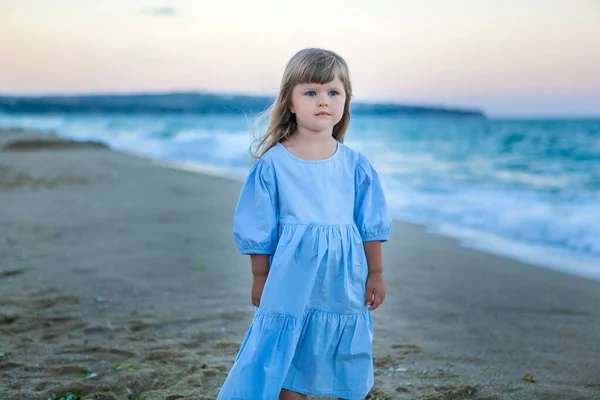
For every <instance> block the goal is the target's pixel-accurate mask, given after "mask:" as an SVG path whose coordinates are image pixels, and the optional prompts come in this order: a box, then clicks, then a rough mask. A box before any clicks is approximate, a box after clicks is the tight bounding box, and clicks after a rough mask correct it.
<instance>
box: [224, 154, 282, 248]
mask: <svg viewBox="0 0 600 400" xmlns="http://www.w3.org/2000/svg"><path fill="white" fill-rule="evenodd" d="M233 239H234V241H235V244H236V246H237V248H238V249H239V251H240V253H242V254H273V253H274V252H275V247H276V246H277V185H276V182H275V175H274V174H273V170H272V168H271V167H270V166H269V165H268V164H267V163H266V162H265V161H263V160H259V161H257V162H256V164H254V166H253V167H252V168H251V169H250V172H249V173H248V177H247V178H246V181H245V182H244V184H243V186H242V190H241V193H240V197H239V200H238V204H237V207H236V209H235V213H234V216H233Z"/></svg>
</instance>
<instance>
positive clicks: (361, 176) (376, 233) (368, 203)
mask: <svg viewBox="0 0 600 400" xmlns="http://www.w3.org/2000/svg"><path fill="white" fill-rule="evenodd" d="M354 179H355V182H354V185H355V186H354V187H355V200H354V221H355V222H356V225H357V226H358V230H359V232H360V236H361V238H362V240H363V242H371V241H375V240H379V241H382V242H387V241H388V239H389V236H390V232H391V229H392V219H391V216H390V213H389V210H388V206H387V202H386V199H385V194H384V193H383V188H382V186H381V181H380V179H379V175H378V174H377V171H375V168H373V166H372V165H371V164H370V163H369V161H368V160H367V158H366V157H365V156H364V155H362V154H360V157H359V161H358V165H357V167H356V170H355V178H354Z"/></svg>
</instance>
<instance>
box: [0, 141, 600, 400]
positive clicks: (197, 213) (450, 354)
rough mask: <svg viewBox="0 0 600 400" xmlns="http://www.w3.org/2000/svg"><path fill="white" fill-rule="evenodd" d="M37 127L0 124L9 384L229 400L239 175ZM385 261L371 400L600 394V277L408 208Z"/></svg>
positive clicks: (1, 290)
mask: <svg viewBox="0 0 600 400" xmlns="http://www.w3.org/2000/svg"><path fill="white" fill-rule="evenodd" d="M40 135H44V134H40V133H26V132H16V133H7V132H2V131H0V178H1V179H0V205H1V206H2V209H3V210H4V211H5V212H3V213H1V214H0V239H1V241H0V245H1V246H0V254H1V255H2V257H1V260H2V261H1V263H2V264H1V265H0V353H2V354H3V355H2V356H0V371H1V372H2V374H3V375H2V376H3V377H2V379H1V380H0V395H5V397H6V398H7V399H10V400H12V399H24V398H27V399H40V400H41V399H43V400H46V399H47V398H48V397H50V396H51V395H52V393H55V394H57V395H58V396H59V398H60V395H62V394H65V393H67V392H73V393H75V392H76V393H78V394H79V395H80V397H81V398H85V399H94V400H107V399H109V400H115V399H117V400H132V399H138V398H139V399H142V400H150V399H154V398H157V397H158V398H166V397H168V396H181V398H188V399H205V400H210V399H214V398H215V397H216V393H217V392H218V388H219V386H220V384H221V383H222V381H223V380H224V378H225V375H226V373H227V371H228V370H229V368H230V367H231V364H232V362H233V359H234V357H235V354H236V352H237V349H238V347H239V344H240V342H241V339H242V338H243V335H244V334H245V331H246V330H247V328H248V324H249V321H250V320H251V318H252V315H253V307H252V306H251V304H250V302H249V290H250V280H251V275H250V269H249V261H248V259H247V257H244V256H241V255H240V254H239V253H238V252H237V250H236V249H235V246H234V244H233V239H232V237H231V216H232V213H233V209H234V207H235V204H236V202H237V198H238V195H239V189H240V187H241V182H238V181H236V180H227V179H221V178H217V177H213V176H210V175H204V174H200V173H197V172H191V171H181V170H177V169H173V168H165V167H160V166H158V165H156V164H155V160H149V159H146V158H142V157H139V156H133V155H129V154H126V153H122V152H117V151H112V150H108V149H102V148H98V147H97V146H96V147H94V146H86V145H73V144H71V145H65V146H39V145H38V146H37V148H35V149H33V148H30V149H29V150H26V151H25V150H18V151H16V150H6V147H5V145H6V143H7V142H8V141H14V140H24V141H29V142H30V143H31V142H32V141H35V140H38V139H40ZM48 138H49V137H47V136H46V137H45V138H44V139H48ZM52 140H58V141H60V139H52ZM384 262H385V267H384V271H385V272H384V274H385V276H386V285H387V288H388V296H387V299H386V302H385V303H384V304H383V305H382V307H380V309H378V310H377V311H375V312H374V313H373V319H374V324H375V338H374V344H373V351H374V363H375V368H376V383H375V387H374V389H373V391H372V392H371V394H370V396H369V397H368V399H370V400H389V399H425V400H450V399H457V398H464V399H467V398H473V399H475V398H478V399H485V398H487V399H553V398H556V399H595V398H596V399H597V398H599V397H600V372H599V371H598V360H599V359H600V339H599V338H600V310H598V307H597V304H600V283H599V282H596V281H594V280H591V279H585V278H580V277H577V276H572V275H568V274H564V273H560V272H556V271H552V270H548V269H544V268H539V267H537V266H532V265H528V264H524V263H521V262H518V261H515V260H511V259H507V258H505V257H501V256H496V255H493V254H489V253H487V252H483V251H478V250H474V249H469V248H465V247H463V246H461V245H460V244H459V243H458V240H456V239H454V238H451V237H446V236H441V235H436V234H432V233H429V232H428V231H427V229H426V228H425V227H424V226H421V225H416V224H411V223H405V222H399V221H396V220H395V221H394V228H393V231H392V236H391V238H390V243H387V244H386V245H384ZM527 374H531V378H529V375H527ZM84 396H86V397H84ZM0 397H2V396H0ZM2 398H4V397H2ZM174 398H175V397H174Z"/></svg>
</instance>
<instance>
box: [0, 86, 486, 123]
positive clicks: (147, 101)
mask: <svg viewBox="0 0 600 400" xmlns="http://www.w3.org/2000/svg"><path fill="white" fill-rule="evenodd" d="M272 102H273V98H271V97H257V96H242V95H222V94H211V93H196V92H190V93H188V92H182V93H161V94H123V95H119V94H114V95H112V94H111V95H84V96H39V97H31V96H27V97H19V96H0V112H5V113H34V114H39V113H129V114H131V113H152V114H155V113H194V114H209V113H221V114H225V113H229V114H237V113H242V112H244V113H251V114H256V113H259V112H261V111H263V110H265V109H266V108H268V107H269V105H270V104H271V103H272ZM352 113H353V114H363V115H424V116H429V115H431V116H463V117H479V118H483V117H485V115H484V113H483V112H481V111H479V110H475V109H461V108H445V107H428V106H413V105H400V104H380V103H359V102H353V103H352Z"/></svg>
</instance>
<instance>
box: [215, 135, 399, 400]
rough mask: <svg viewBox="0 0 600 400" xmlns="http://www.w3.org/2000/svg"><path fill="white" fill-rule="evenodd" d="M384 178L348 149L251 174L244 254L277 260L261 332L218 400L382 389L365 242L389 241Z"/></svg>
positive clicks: (236, 226) (278, 156) (239, 218)
mask: <svg viewBox="0 0 600 400" xmlns="http://www.w3.org/2000/svg"><path fill="white" fill-rule="evenodd" d="M390 230H391V218H390V216H389V213H388V209H387V205H386V200H385V197H384V194H383V191H382V188H381V183H380V180H379V177H378V175H377V173H376V171H375V170H374V169H373V167H372V166H371V164H370V163H369V162H368V160H367V159H366V158H365V156H364V155H362V154H360V153H358V152H356V151H354V150H352V149H350V148H349V147H347V146H345V145H344V144H342V143H338V144H337V150H336V152H335V153H334V154H333V155H332V156H331V157H329V158H327V159H325V160H303V159H300V158H298V157H296V156H294V155H293V154H292V153H291V152H290V151H289V150H287V149H286V148H285V147H284V146H283V145H282V144H280V143H278V144H277V145H275V146H274V147H273V148H271V149H270V150H269V151H268V152H267V153H266V154H265V155H264V156H263V157H262V158H261V159H260V160H258V161H257V162H256V163H255V164H254V166H253V167H252V169H251V170H250V172H249V174H248V177H247V179H246V181H245V183H244V185H243V187H242V190H241V194H240V198H239V201H238V205H237V208H236V211H235V214H234V221H233V234H234V240H235V243H236V245H237V247H238V249H239V251H240V252H241V253H242V254H268V255H271V266H270V270H269V275H268V278H267V281H266V284H265V287H264V291H263V294H262V298H261V302H260V307H258V308H257V309H256V313H255V315H254V319H253V321H252V324H251V326H250V328H249V330H248V332H247V334H246V337H245V339H244V341H243V342H242V345H241V347H240V350H239V353H238V355H237V356H236V359H235V363H234V365H233V367H232V369H231V371H230V373H229V375H228V377H227V379H226V380H225V383H224V384H223V386H222V388H221V391H220V393H219V396H218V399H219V400H276V399H277V398H278V396H279V392H280V391H281V389H282V388H285V389H289V390H292V391H295V392H298V393H303V394H308V395H312V396H330V397H337V398H342V399H352V400H354V399H357V400H358V399H362V398H364V397H365V396H366V395H367V394H368V392H369V391H370V389H371V387H372V386H373V382H374V374H373V360H372V354H371V347H372V346H371V345H372V339H373V324H372V320H371V313H370V311H369V310H368V307H367V305H366V304H365V291H366V289H365V285H366V280H367V276H368V266H367V260H366V257H365V253H364V249H363V242H365V241H375V240H379V241H387V240H388V238H389V234H390Z"/></svg>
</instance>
